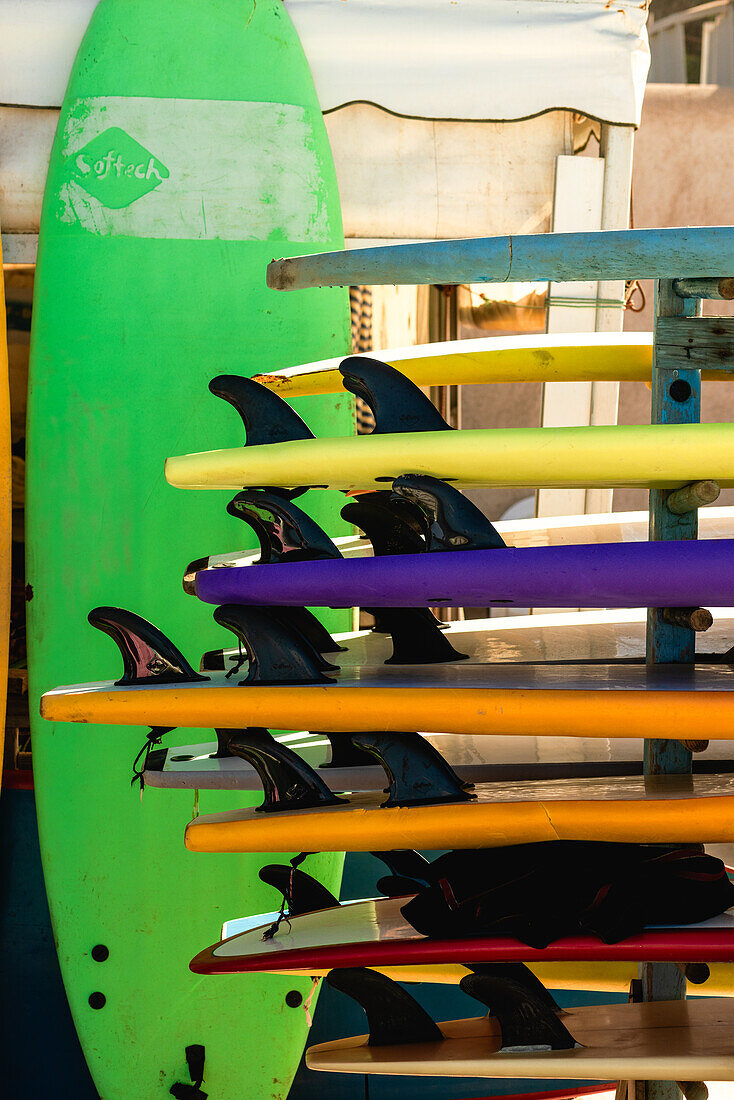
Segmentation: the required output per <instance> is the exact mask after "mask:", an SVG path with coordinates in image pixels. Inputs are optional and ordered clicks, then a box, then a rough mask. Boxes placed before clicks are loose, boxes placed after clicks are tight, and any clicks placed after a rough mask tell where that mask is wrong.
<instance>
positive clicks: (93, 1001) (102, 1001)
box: [89, 993, 107, 1008]
mask: <svg viewBox="0 0 734 1100" xmlns="http://www.w3.org/2000/svg"><path fill="white" fill-rule="evenodd" d="M106 1004H107V998H106V997H105V995H104V993H90V994H89V1006H90V1008H104V1006H105V1005H106Z"/></svg>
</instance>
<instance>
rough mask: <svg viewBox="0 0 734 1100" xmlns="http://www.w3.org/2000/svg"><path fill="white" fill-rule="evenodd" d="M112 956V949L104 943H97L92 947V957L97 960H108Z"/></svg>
mask: <svg viewBox="0 0 734 1100" xmlns="http://www.w3.org/2000/svg"><path fill="white" fill-rule="evenodd" d="M109 957H110V949H109V947H107V946H106V945H105V944H103V943H98V944H95V946H94V947H93V948H92V958H93V959H94V961H95V962H98V963H103V962H107V960H108V959H109Z"/></svg>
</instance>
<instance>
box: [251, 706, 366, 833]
mask: <svg viewBox="0 0 734 1100" xmlns="http://www.w3.org/2000/svg"><path fill="white" fill-rule="evenodd" d="M229 751H230V752H231V753H232V754H233V755H234V756H240V757H242V759H243V760H246V761H247V763H248V764H251V765H252V766H253V768H254V769H255V771H256V772H257V774H258V776H259V777H260V782H261V783H262V785H263V793H264V795H265V800H264V802H263V804H262V805H261V806H258V807H257V809H258V811H260V812H262V813H277V812H280V811H283V810H306V809H311V808H312V807H314V806H338V805H341V804H343V803H345V802H346V801H348V800H347V799H345V798H339V797H337V795H335V794H333V793H332V792H331V791H330V790H329V788H328V787H327V785H326V784H325V783H324V781H323V779H321V777H320V776H318V775H317V774H316V772H315V771H314V770H313V768H312V767H311V766H310V765H309V764H307V763H306V761H305V760H302V759H301V757H300V756H298V754H297V753H295V752H293V750H292V749H289V748H288V747H287V745H281V744H280V743H279V742H278V741H276V740H275V738H274V737H273V736H272V735H271V734H270V733H269V732H268V730H266V729H263V728H262V727H261V726H251V727H249V728H248V729H244V730H237V731H236V732H235V733H233V735H232V736H231V737H230V739H229Z"/></svg>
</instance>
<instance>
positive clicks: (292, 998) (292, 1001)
mask: <svg viewBox="0 0 734 1100" xmlns="http://www.w3.org/2000/svg"><path fill="white" fill-rule="evenodd" d="M285 1003H286V1004H287V1005H288V1008H299V1007H300V1005H302V1004H303V994H301V993H299V992H298V990H297V989H291V990H289V991H288V992H287V993H286V995H285Z"/></svg>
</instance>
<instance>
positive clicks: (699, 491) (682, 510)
mask: <svg viewBox="0 0 734 1100" xmlns="http://www.w3.org/2000/svg"><path fill="white" fill-rule="evenodd" d="M720 493H721V487H720V485H719V483H718V482H717V481H692V482H691V484H690V485H684V486H683V487H682V488H681V489H674V490H673V492H672V493H671V494H670V495H669V496H668V497H667V498H666V501H665V507H666V508H667V509H668V511H669V512H672V513H673V515H674V516H684V515H685V514H686V512H693V511H694V510H695V509H696V508H700V507H702V505H704V504H713V502H714V501H715V500H717V499H718V497H719V494H720Z"/></svg>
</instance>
